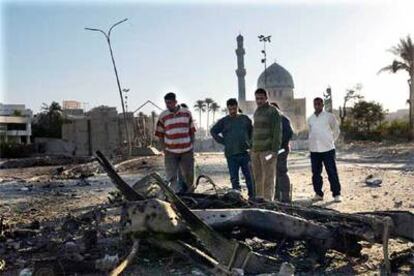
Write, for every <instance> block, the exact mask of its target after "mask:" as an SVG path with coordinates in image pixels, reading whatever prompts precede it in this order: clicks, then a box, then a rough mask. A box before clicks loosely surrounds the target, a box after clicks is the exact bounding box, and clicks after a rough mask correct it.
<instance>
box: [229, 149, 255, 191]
mask: <svg viewBox="0 0 414 276" xmlns="http://www.w3.org/2000/svg"><path fill="white" fill-rule="evenodd" d="M226 159H227V166H228V167H229V172H230V181H231V185H232V188H233V189H236V190H240V179H239V169H240V168H241V170H242V173H243V175H244V178H245V179H246V186H247V191H248V195H249V197H251V198H253V197H254V187H253V177H252V174H251V169H250V156H249V154H248V153H247V152H246V153H240V154H235V155H230V156H227V157H226Z"/></svg>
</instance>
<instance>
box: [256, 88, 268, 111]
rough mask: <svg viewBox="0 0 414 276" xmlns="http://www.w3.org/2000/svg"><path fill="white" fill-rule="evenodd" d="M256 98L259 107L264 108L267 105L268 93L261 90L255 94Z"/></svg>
mask: <svg viewBox="0 0 414 276" xmlns="http://www.w3.org/2000/svg"><path fill="white" fill-rule="evenodd" d="M254 96H255V97H256V104H257V106H258V107H260V106H263V105H265V104H266V103H267V92H266V90H264V89H263V88H259V89H257V90H256V92H254Z"/></svg>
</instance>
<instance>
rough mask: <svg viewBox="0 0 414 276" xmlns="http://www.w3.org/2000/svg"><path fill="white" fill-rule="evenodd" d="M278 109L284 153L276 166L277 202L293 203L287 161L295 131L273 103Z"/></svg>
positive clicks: (279, 156) (276, 105)
mask: <svg viewBox="0 0 414 276" xmlns="http://www.w3.org/2000/svg"><path fill="white" fill-rule="evenodd" d="M271 105H273V106H274V107H276V108H277V109H278V110H279V112H280V115H281V119H282V143H281V146H280V149H281V150H284V151H283V152H281V153H279V155H278V156H277V165H276V189H275V190H276V192H275V200H278V201H281V202H291V201H292V186H291V184H290V179H289V175H288V166H287V159H288V155H289V151H290V147H289V141H290V139H292V136H293V129H292V125H291V123H290V120H289V118H288V117H286V115H285V114H283V113H282V112H281V111H280V108H279V106H278V104H277V103H275V102H273V103H271Z"/></svg>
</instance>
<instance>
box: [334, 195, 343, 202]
mask: <svg viewBox="0 0 414 276" xmlns="http://www.w3.org/2000/svg"><path fill="white" fill-rule="evenodd" d="M334 202H342V197H341V196H340V195H337V196H334Z"/></svg>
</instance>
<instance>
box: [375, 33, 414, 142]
mask: <svg viewBox="0 0 414 276" xmlns="http://www.w3.org/2000/svg"><path fill="white" fill-rule="evenodd" d="M389 51H390V52H391V53H393V54H394V55H395V56H396V59H394V61H393V62H392V64H390V65H388V66H385V67H384V68H382V69H381V70H380V71H379V72H378V73H381V72H391V73H397V72H398V71H406V72H407V73H408V75H409V80H408V85H409V89H410V96H409V99H408V101H407V102H408V104H409V111H410V112H409V114H410V115H409V116H410V118H409V121H410V137H409V138H410V140H414V83H413V81H414V45H413V42H412V40H411V37H410V35H407V37H406V38H405V39H404V38H401V39H400V43H399V44H397V45H396V46H394V47H392V48H391V49H389Z"/></svg>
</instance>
